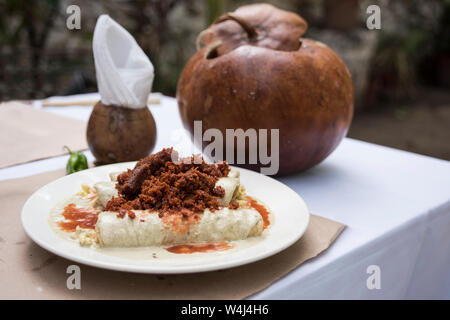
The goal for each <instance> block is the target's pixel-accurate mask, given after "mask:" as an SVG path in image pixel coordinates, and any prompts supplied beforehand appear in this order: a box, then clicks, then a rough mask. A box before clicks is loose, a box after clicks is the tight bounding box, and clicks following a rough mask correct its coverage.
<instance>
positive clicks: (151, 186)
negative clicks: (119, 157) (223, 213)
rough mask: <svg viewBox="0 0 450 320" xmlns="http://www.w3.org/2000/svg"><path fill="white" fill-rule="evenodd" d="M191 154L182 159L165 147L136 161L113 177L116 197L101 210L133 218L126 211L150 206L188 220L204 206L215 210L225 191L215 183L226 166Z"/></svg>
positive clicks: (145, 208) (161, 213)
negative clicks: (134, 164) (132, 165)
mask: <svg viewBox="0 0 450 320" xmlns="http://www.w3.org/2000/svg"><path fill="white" fill-rule="evenodd" d="M172 157H173V158H172ZM194 157H197V156H193V157H191V158H190V159H189V160H191V161H186V160H187V159H182V158H179V157H178V154H177V153H176V151H174V150H173V149H172V148H169V149H163V150H162V151H160V152H158V153H156V154H153V155H151V156H148V157H146V158H144V159H142V160H140V161H139V162H138V163H137V164H136V166H135V167H134V169H133V170H130V169H129V170H128V171H125V172H123V173H121V174H120V175H119V176H118V177H117V184H116V188H117V190H118V193H119V196H118V197H113V198H112V199H111V200H110V201H109V202H108V203H107V204H106V208H105V209H106V210H108V211H115V212H118V216H119V217H124V216H125V213H128V215H129V217H130V218H134V214H133V215H130V214H129V212H131V211H130V210H147V209H150V210H154V211H158V212H159V216H160V217H161V218H163V217H165V216H168V215H178V216H180V217H181V218H188V219H189V220H192V218H194V216H195V215H196V214H198V213H201V212H203V211H204V210H205V209H210V210H211V211H214V210H216V209H219V208H220V207H221V205H220V202H219V198H221V197H223V196H224V194H225V190H224V189H223V188H222V187H220V186H217V187H216V186H215V184H216V182H217V180H218V179H219V178H221V177H226V176H228V173H229V172H230V167H229V166H228V164H227V163H226V162H223V163H219V164H208V163H206V162H205V161H204V159H203V158H201V157H200V158H194ZM194 159H196V160H199V161H194ZM131 213H132V212H131Z"/></svg>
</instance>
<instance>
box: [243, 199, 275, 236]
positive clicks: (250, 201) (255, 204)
mask: <svg viewBox="0 0 450 320" xmlns="http://www.w3.org/2000/svg"><path fill="white" fill-rule="evenodd" d="M247 202H248V204H249V206H250V207H252V208H253V209H255V210H256V211H258V212H259V214H260V215H261V218H262V219H263V222H264V229H266V228H267V227H268V226H269V225H270V219H269V214H270V212H269V211H267V209H266V207H264V206H263V205H262V204H260V203H258V201H256V200H255V199H253V198H252V197H250V196H247Z"/></svg>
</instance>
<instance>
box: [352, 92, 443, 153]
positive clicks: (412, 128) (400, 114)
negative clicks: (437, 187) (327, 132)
mask: <svg viewBox="0 0 450 320" xmlns="http://www.w3.org/2000/svg"><path fill="white" fill-rule="evenodd" d="M348 137H350V138H354V139H358V140H363V141H368V142H372V143H376V144H380V145H385V146H389V147H393V148H397V149H402V150H406V151H410V152H415V153H420V154H423V155H428V156H432V157H436V158H440V159H445V160H450V90H445V89H434V88H422V89H419V90H418V92H417V99H415V101H414V102H413V103H405V104H396V105H393V104H390V105H386V106H383V107H380V108H374V109H373V110H365V111H358V112H356V113H355V116H354V119H353V122H352V125H351V127H350V130H349V133H348Z"/></svg>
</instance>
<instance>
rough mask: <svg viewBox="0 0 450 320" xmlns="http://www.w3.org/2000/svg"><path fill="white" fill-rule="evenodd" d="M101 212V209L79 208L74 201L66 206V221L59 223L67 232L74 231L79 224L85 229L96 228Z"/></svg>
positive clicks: (64, 213)
mask: <svg viewBox="0 0 450 320" xmlns="http://www.w3.org/2000/svg"><path fill="white" fill-rule="evenodd" d="M99 212H100V211H99V210H93V209H86V208H78V207H76V206H75V204H74V203H71V204H69V205H67V206H66V207H65V208H64V211H63V213H62V216H63V217H64V218H65V219H66V221H61V222H59V223H58V225H59V227H60V228H61V229H62V230H64V231H67V232H74V231H75V230H76V229H77V226H80V228H85V229H95V224H96V223H97V218H98V214H99Z"/></svg>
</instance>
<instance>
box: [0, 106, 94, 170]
mask: <svg viewBox="0 0 450 320" xmlns="http://www.w3.org/2000/svg"><path fill="white" fill-rule="evenodd" d="M64 145H67V146H68V147H69V148H71V150H72V151H80V150H84V149H87V143H86V123H85V122H83V121H80V120H75V119H70V118H67V117H62V116H59V115H56V114H52V113H50V112H46V111H43V110H37V109H33V108H31V107H30V106H27V105H25V104H22V103H18V102H7V103H1V104H0V153H1V155H2V156H1V157H0V168H6V167H9V166H12V165H17V164H21V163H26V162H30V161H34V160H39V159H44V158H50V157H55V156H59V155H63V154H65V153H66V151H65V150H63V146H64Z"/></svg>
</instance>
